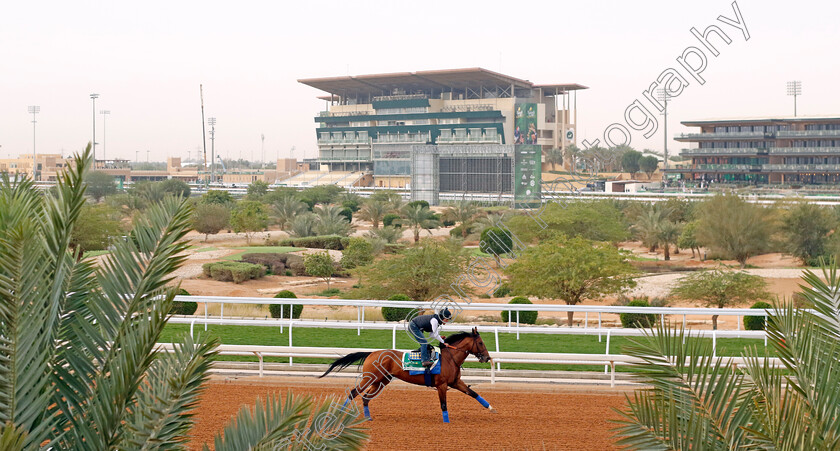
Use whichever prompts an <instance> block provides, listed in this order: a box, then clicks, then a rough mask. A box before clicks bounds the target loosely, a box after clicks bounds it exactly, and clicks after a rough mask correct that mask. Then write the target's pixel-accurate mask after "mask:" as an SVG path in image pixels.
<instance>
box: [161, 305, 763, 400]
mask: <svg viewBox="0 0 840 451" xmlns="http://www.w3.org/2000/svg"><path fill="white" fill-rule="evenodd" d="M176 300H178V301H192V302H197V303H204V304H205V316H204V317H200V316H198V317H195V316H175V317H172V318H171V319H170V321H169V322H170V323H174V324H189V326H190V335H192V334H194V331H195V325H196V324H199V325H202V324H203V325H204V328H205V330H206V329H207V326H208V325H226V326H255V327H279V328H280V332H281V333H283V329H284V328H288V333H289V344H288V346H258V345H222V347H221V348H220V352H221V353H222V354H228V355H254V356H256V357H257V358H258V359H259V363H260V375H262V373H263V358H264V357H265V356H272V357H288V358H289V365H293V359H294V358H295V357H320V358H337V357H339V356H341V355H344V354H348V353H350V352H356V351H359V350H360V349H357V348H326V347H317V348H315V347H301V346H294V340H293V337H294V334H293V331H294V329H295V328H301V327H302V328H333V329H356V330H357V334H359V335H360V334H361V331H362V329H365V330H390V331H391V348H392V349H397V331H398V330H400V331H405V328H406V323H405V322H404V321H401V322H382V321H377V322H371V321H365V318H364V309H365V308H366V307H400V308H422V309H430V308H433V307H434V306H433V305H432V303H430V302H413V301H405V302H402V301H381V300H340V299H275V298H239V297H237V298H232V297H216V296H177V297H176ZM211 303H218V304H221V309H220V312H221V315H220V317H209V316H208V315H207V308H206V305H207V304H211ZM224 304H277V305H281V306H283V307H284V308H283V309H282V310H283V313H285V312H289V313H291V307H290V306H291V305H295V304H298V305H332V306H349V307H356V308H357V321H355V322H354V321H337V320H332V321H330V320H326V321H318V320H307V319H291V318H288V317H285V318H272V319H243V318H232V317H227V318H225V317H224ZM459 307H460V308H461V309H463V310H473V311H481V310H485V311H509V312H511V314H509V315H508V317H509V322H508V325H507V326H492V325H490V326H488V325H482V326H478V330H479V331H480V332H485V333H486V332H491V331H492V333H493V338H494V340H493V341H494V342H495V351H493V352H492V356H493V362H494V363H495V365H491V381H493V382H495V378H496V372H498V371H501V364H502V363H537V364H582V365H593V364H597V365H601V364H603V365H604V372H605V374H607V373H610V374H611V384H613V385H614V382H615V366H616V365H629V364H632V363H634V362H636V361H635V360H634V359H633V358H632V357H629V356H623V355H619V354H611V353H610V341H611V337H613V336H635V337H639V336H643V335H645V334H647V333H649V331H648V330H644V329H626V328H605V327H602V321H601V319H602V318H601V315H602V314H620V313H645V314H656V315H659V316H660V317H661V319H662V320H664V317H665V316H666V315H667V316H674V315H677V316H680V315H682V316H683V325H685V317H686V316H687V315H720V316H736V317H738V318H739V319H740V317H741V316H766V315H767V314H768V313H767V312H765V311H764V310H760V309H714V308H670V307H607V306H568V305H556V304H490V303H471V304H463V305H460V306H459ZM521 311H551V312H567V311H574V312H582V313H584V314H585V315H586V319H585V321H584V324H585V326H584V327H556V326H555V327H546V326H523V325H521V324H520V323H519V321H518V320H519V312H521ZM514 312H515V313H516V315H515V316H516V320H515V321H514V319H513V317H514ZM590 313H592V314H597V327H589V324H590V321H589V318H588V316H589V314H590ZM283 316H286V315H285V314H284V315H283ZM739 324H740V321H739ZM472 327H473V326H471V325H466V324H460V323H450V324H448V325H447V326H446V328H447V330H449V331H469V330H471V329H472ZM500 332H502V333H515V334H516V337H517V339H519V335H520V334H521V333H526V334H548V335H598V341H599V342H600V341H602V338H603V337H605V338H606V349H605V354H570V353H544V352H504V351H502V350H501V346H500V342H499V333H500ZM691 334H692V335H694V336H701V337H706V338H711V340H712V350H713V353H714V355H716V353H717V340H718V338H751V339H762V340H764V345H765V346H766V345H767V336H766V334H765V333H764V331H742V330H692V331H691ZM488 345H489V343H488ZM488 347H489V346H488ZM362 351H364V352H368V351H372V350H369V349H364V350H362ZM737 362H739V360H738V359H737V358H736V359H735V360H733V363H734V364H737ZM774 364H778V362H774Z"/></svg>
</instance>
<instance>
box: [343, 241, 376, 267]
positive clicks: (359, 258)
mask: <svg viewBox="0 0 840 451" xmlns="http://www.w3.org/2000/svg"><path fill="white" fill-rule="evenodd" d="M372 262H373V245H372V244H371V243H370V241H368V240H366V239H364V238H350V239H349V243H348V244H347V247H346V248H345V249H344V252H342V256H341V266H343V267H344V268H347V269H353V268H356V267H358V266H367V265H369V264H370V263H372Z"/></svg>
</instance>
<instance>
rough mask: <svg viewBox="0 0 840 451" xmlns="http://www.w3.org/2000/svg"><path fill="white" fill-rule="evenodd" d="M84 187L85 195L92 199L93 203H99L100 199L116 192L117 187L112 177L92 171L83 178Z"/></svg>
mask: <svg viewBox="0 0 840 451" xmlns="http://www.w3.org/2000/svg"><path fill="white" fill-rule="evenodd" d="M85 186H86V188H87V194H88V195H89V196H90V197H92V198H93V201H94V202H99V200H100V199H102V198H103V197H106V196H110V195H111V194H115V193H116V192H117V185H116V183H115V180H114V176H112V175H110V174H107V173H105V172H100V171H93V172H90V173H89V174H87V176H86V177H85Z"/></svg>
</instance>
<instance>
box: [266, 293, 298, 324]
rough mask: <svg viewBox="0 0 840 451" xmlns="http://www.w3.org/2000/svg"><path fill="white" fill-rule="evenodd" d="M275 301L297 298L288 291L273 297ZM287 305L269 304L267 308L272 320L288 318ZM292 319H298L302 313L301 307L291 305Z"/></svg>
mask: <svg viewBox="0 0 840 451" xmlns="http://www.w3.org/2000/svg"><path fill="white" fill-rule="evenodd" d="M274 298H275V299H297V296H296V295H295V294H294V293H292V292H291V291H289V290H283V291H281V292H279V293H277V294H275V295H274ZM289 307H290V306H289V305H283V306H281V305H280V304H271V305H269V306H268V312H269V313H270V314H271V317H272V318H284V317H285V318H288V317H289ZM291 308H292V319H299V318H300V314H301V313H303V305H300V304H292V305H291Z"/></svg>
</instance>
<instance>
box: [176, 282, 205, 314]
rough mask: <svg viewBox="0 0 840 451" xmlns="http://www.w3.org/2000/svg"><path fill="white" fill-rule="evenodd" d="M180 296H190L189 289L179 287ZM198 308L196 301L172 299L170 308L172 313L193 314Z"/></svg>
mask: <svg viewBox="0 0 840 451" xmlns="http://www.w3.org/2000/svg"><path fill="white" fill-rule="evenodd" d="M177 295H178V296H190V293H189V291H187V290H185V289H183V288H179V289H178V293H177ZM196 310H198V303H196V302H183V301H172V308H171V309H169V314H170V315H192V314H194V313H195V311H196Z"/></svg>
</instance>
